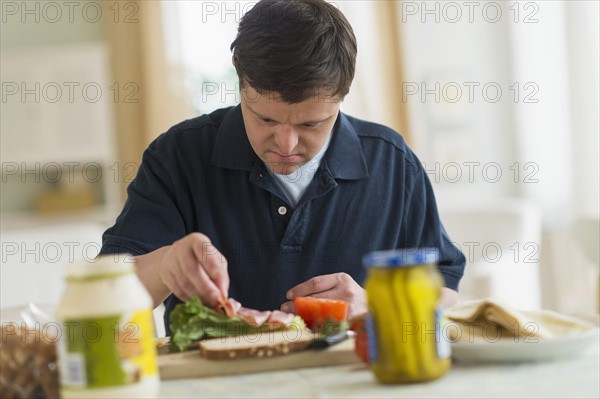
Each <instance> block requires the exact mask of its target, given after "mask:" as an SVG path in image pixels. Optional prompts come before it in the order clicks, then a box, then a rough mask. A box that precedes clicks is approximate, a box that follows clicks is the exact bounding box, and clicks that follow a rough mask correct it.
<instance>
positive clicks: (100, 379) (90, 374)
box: [58, 310, 158, 389]
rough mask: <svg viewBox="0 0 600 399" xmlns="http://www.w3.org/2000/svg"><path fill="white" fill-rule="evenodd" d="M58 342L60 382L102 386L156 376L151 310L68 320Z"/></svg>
mask: <svg viewBox="0 0 600 399" xmlns="http://www.w3.org/2000/svg"><path fill="white" fill-rule="evenodd" d="M62 325H63V334H62V337H61V339H60V342H59V346H58V350H59V353H58V355H59V365H60V380H61V385H62V386H63V387H65V388H82V389H83V388H102V387H112V386H120V385H129V384H136V383H140V382H141V381H142V379H143V378H144V377H147V376H152V375H156V374H157V373H158V366H157V363H156V347H155V345H154V331H153V323H152V311H151V310H144V311H139V312H135V313H133V314H131V315H130V317H121V316H120V315H114V316H105V317H95V318H85V319H84V318H82V319H68V320H64V321H63V322H62Z"/></svg>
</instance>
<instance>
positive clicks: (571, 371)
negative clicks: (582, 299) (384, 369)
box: [160, 346, 600, 399]
mask: <svg viewBox="0 0 600 399" xmlns="http://www.w3.org/2000/svg"><path fill="white" fill-rule="evenodd" d="M160 397H161V398H170V397H195V398H201V397H210V398H216V397H218V398H226V397H238V398H239V397H243V398H255V397H256V398H286V399H287V398H296V397H298V398H299V397H301V398H330V397H335V398H338V397H343V398H364V397H373V398H404V397H407V398H409V397H410V398H415V397H416V398H422V397H445V398H454V397H456V398H465V397H476V398H508V397H510V398H517V397H527V398H531V397H538V398H549V397H551V398H598V397H600V353H599V350H598V347H597V346H596V347H594V348H591V349H590V350H588V351H587V352H585V354H581V355H579V356H577V357H571V358H566V359H561V360H554V361H547V362H537V363H512V364H474V363H471V364H469V363H462V364H461V363H460V362H457V363H455V364H454V365H453V367H452V369H451V370H450V372H449V373H448V374H447V375H445V376H444V377H443V378H441V379H439V380H436V381H432V382H428V383H422V384H411V385H381V384H378V383H377V382H376V380H375V377H374V376H373V374H372V373H371V371H370V370H369V369H368V368H367V367H366V366H363V365H359V364H355V365H350V366H336V367H319V368H305V369H299V370H289V371H277V372H267V373H256V374H244V375H232V376H227V377H213V378H198V379H182V380H171V381H163V382H162V384H161V392H160Z"/></svg>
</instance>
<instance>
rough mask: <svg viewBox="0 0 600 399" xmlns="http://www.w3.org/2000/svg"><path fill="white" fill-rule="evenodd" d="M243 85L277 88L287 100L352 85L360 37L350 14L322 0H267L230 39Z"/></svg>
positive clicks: (259, 89) (341, 94)
mask: <svg viewBox="0 0 600 399" xmlns="http://www.w3.org/2000/svg"><path fill="white" fill-rule="evenodd" d="M231 50H232V51H233V61H234V65H235V69H236V71H237V74H238V77H239V79H240V86H241V87H242V88H243V87H244V86H245V85H246V84H250V85H251V86H252V87H253V88H254V89H255V90H256V91H257V92H259V93H263V92H275V93H277V94H279V95H280V96H281V99H282V100H283V101H285V102H287V103H297V102H301V101H304V100H306V99H307V98H309V97H310V96H312V95H315V94H323V93H325V95H326V96H331V97H335V96H339V97H340V99H343V98H344V96H345V95H346V94H348V92H349V90H350V85H351V84H352V79H353V78H354V69H355V64H356V51H357V46H356V37H355V36H354V32H353V31H352V27H351V26H350V23H349V22H348V20H346V17H344V15H343V14H342V13H341V12H340V11H339V10H338V9H337V8H336V7H334V6H333V5H331V4H329V3H327V2H326V1H323V0H262V1H260V2H258V3H257V4H256V5H255V6H254V7H253V8H252V9H251V10H250V11H248V12H247V13H246V14H245V15H244V16H243V18H242V20H241V21H240V24H239V27H238V34H237V37H236V39H235V40H234V41H233V43H231Z"/></svg>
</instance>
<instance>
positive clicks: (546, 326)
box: [444, 298, 597, 342]
mask: <svg viewBox="0 0 600 399" xmlns="http://www.w3.org/2000/svg"><path fill="white" fill-rule="evenodd" d="M444 316H445V317H446V318H447V319H448V320H450V324H449V325H447V326H446V331H447V332H448V335H449V337H450V338H451V339H452V340H453V341H461V342H483V341H486V342H490V341H491V342H496V341H498V340H499V339H512V340H515V342H516V341H528V342H536V341H537V340H539V339H551V338H557V337H561V336H566V335H572V334H579V333H582V332H585V331H587V330H591V329H595V328H597V325H595V324H594V323H591V322H588V321H585V320H580V319H578V318H575V317H571V316H567V315H563V314H560V313H556V312H553V311H550V310H541V311H519V310H515V309H511V308H510V307H509V306H507V305H506V304H505V303H503V302H502V301H500V300H498V299H493V298H486V299H481V300H474V301H469V302H463V303H459V304H457V305H456V306H453V307H452V308H449V309H446V310H445V311H444Z"/></svg>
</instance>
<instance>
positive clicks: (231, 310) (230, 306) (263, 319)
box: [216, 297, 294, 329]
mask: <svg viewBox="0 0 600 399" xmlns="http://www.w3.org/2000/svg"><path fill="white" fill-rule="evenodd" d="M216 310H217V311H219V312H221V313H223V314H224V315H226V316H227V317H234V316H235V317H238V318H240V319H242V320H243V321H245V322H246V323H248V325H250V326H252V327H260V326H262V325H263V324H265V323H267V325H268V326H269V327H270V328H273V329H275V328H281V327H289V326H290V324H291V323H292V320H293V319H294V315H293V314H292V313H285V312H282V311H280V310H273V311H269V310H264V311H261V310H255V309H249V308H245V307H243V306H242V304H241V303H239V302H238V301H236V300H235V299H233V298H225V297H221V298H219V304H218V306H217V309H216Z"/></svg>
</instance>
